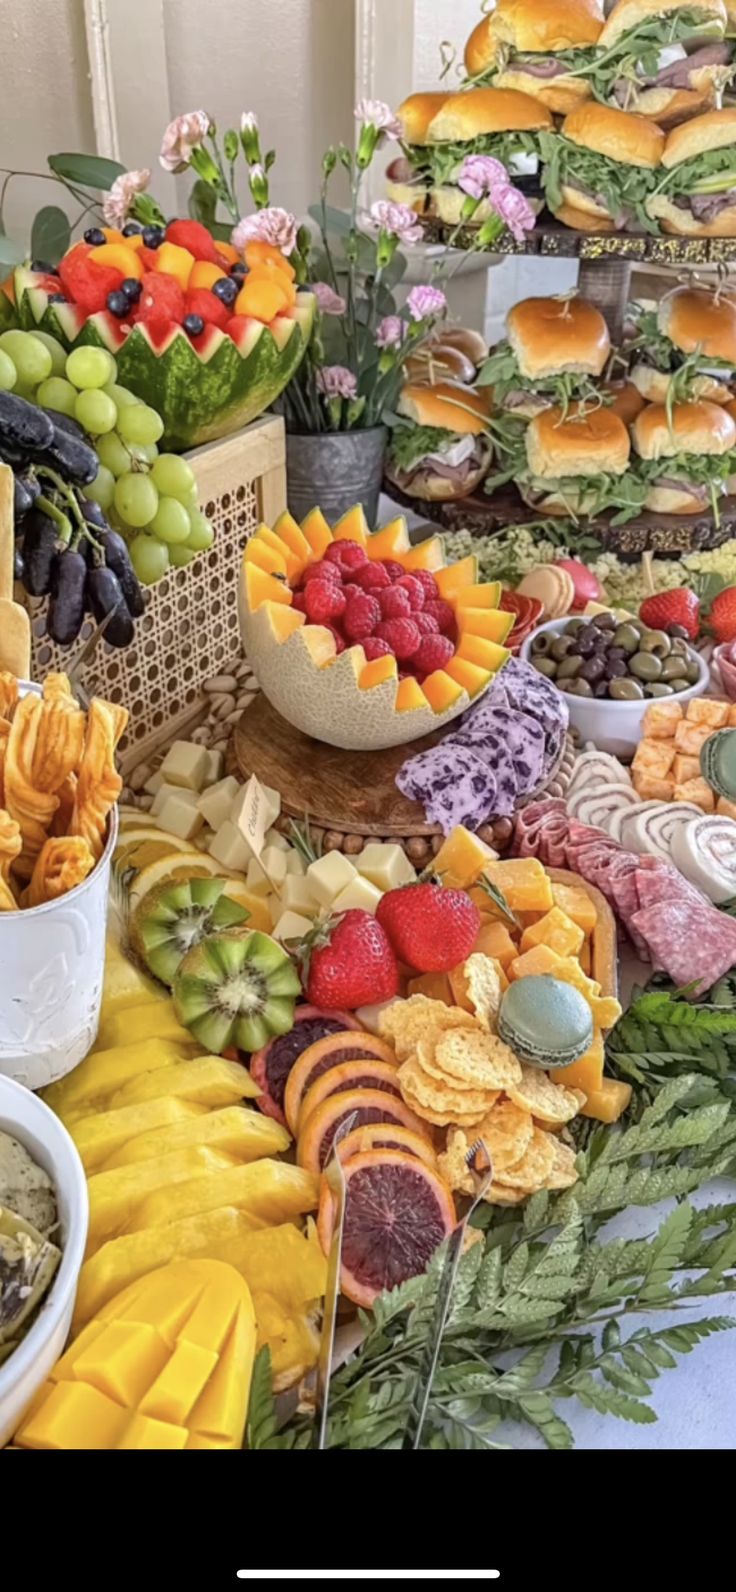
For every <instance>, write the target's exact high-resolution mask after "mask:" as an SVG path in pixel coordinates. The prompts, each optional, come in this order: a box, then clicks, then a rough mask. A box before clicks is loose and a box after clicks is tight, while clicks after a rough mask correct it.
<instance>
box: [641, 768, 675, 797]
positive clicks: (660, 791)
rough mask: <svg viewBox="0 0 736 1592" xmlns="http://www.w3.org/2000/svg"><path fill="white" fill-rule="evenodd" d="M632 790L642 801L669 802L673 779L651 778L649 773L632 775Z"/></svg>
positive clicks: (673, 788) (672, 792)
mask: <svg viewBox="0 0 736 1592" xmlns="http://www.w3.org/2000/svg"><path fill="white" fill-rule="evenodd" d="M632 779H633V783H634V790H635V791H636V794H637V796H641V799H642V801H643V802H671V801H672V797H673V795H674V790H675V782H674V780H673V779H652V777H651V775H649V774H633V775H632Z"/></svg>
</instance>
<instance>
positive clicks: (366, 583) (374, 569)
mask: <svg viewBox="0 0 736 1592" xmlns="http://www.w3.org/2000/svg"><path fill="white" fill-rule="evenodd" d="M354 574H355V579H356V581H357V583H358V585H359V586H362V588H363V591H372V592H378V591H383V590H384V588H385V587H386V586H390V585H391V577H390V575H388V574H387V573H386V570H385V569H384V567H383V564H371V563H368V564H361V565H360V567H359V568H358V569H356V570H355V572H354Z"/></svg>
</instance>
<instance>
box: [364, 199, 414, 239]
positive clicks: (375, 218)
mask: <svg viewBox="0 0 736 1592" xmlns="http://www.w3.org/2000/svg"><path fill="white" fill-rule="evenodd" d="M366 222H367V224H368V225H369V226H371V225H372V226H374V227H380V229H381V231H382V232H388V233H389V234H390V235H391V237H393V238H398V240H399V243H419V242H420V241H421V239H422V238H423V237H424V228H423V227H422V226H421V223H420V222H419V220H418V218H417V215H416V212H415V211H414V210H412V209H411V207H410V205H395V204H391V202H390V201H389V200H388V199H376V201H375V203H374V204H372V205H371V208H370V214H369V215H368V216H367V217H366Z"/></svg>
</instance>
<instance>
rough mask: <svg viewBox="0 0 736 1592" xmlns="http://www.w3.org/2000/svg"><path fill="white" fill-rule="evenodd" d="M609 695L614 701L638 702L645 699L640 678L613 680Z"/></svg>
mask: <svg viewBox="0 0 736 1592" xmlns="http://www.w3.org/2000/svg"><path fill="white" fill-rule="evenodd" d="M608 695H609V696H610V697H611V700H612V701H613V702H637V701H639V699H640V698H641V699H643V697H644V692H643V691H642V688H641V686H640V684H639V681H638V680H612V681H611V684H610V685H609V687H608Z"/></svg>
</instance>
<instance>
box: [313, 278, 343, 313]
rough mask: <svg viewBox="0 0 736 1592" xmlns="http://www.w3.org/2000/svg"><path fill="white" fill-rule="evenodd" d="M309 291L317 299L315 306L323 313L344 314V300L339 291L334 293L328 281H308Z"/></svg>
mask: <svg viewBox="0 0 736 1592" xmlns="http://www.w3.org/2000/svg"><path fill="white" fill-rule="evenodd" d="M309 290H310V293H313V294H314V296H315V298H316V300H317V308H318V309H319V310H320V311H321V313H322V314H323V315H344V314H345V308H346V306H345V300H344V298H343V297H342V294H341V293H336V292H335V290H334V288H331V287H330V284H329V282H310V284H309Z"/></svg>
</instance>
